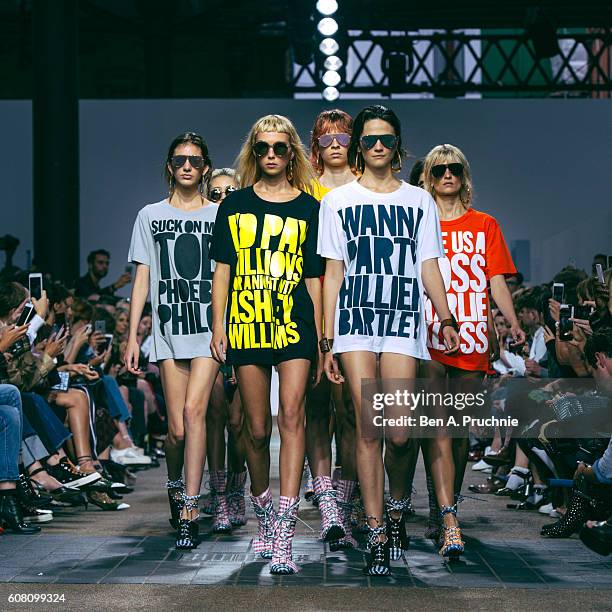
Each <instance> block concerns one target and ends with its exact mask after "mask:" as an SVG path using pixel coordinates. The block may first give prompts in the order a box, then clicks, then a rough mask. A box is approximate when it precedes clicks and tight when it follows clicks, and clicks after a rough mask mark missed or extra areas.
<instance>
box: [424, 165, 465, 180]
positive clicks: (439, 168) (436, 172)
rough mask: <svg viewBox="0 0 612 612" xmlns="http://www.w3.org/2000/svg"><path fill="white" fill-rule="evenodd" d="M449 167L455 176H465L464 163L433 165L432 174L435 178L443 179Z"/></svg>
mask: <svg viewBox="0 0 612 612" xmlns="http://www.w3.org/2000/svg"><path fill="white" fill-rule="evenodd" d="M447 168H448V169H449V170H450V173H451V174H452V175H453V176H463V164H436V165H435V166H433V167H432V169H431V174H432V175H433V177H434V178H437V179H441V178H442V177H443V176H444V175H445V174H446V169H447Z"/></svg>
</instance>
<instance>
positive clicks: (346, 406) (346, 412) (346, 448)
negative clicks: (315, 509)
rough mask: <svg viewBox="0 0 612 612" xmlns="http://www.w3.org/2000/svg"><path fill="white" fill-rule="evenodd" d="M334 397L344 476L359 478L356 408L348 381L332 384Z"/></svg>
mask: <svg viewBox="0 0 612 612" xmlns="http://www.w3.org/2000/svg"><path fill="white" fill-rule="evenodd" d="M332 398H333V402H334V409H335V411H336V420H337V422H338V423H339V427H337V428H336V436H338V433H337V431H338V429H339V430H340V455H341V456H342V478H343V479H344V480H357V466H356V464H355V409H354V408H353V401H352V400H351V394H350V389H349V387H348V384H347V383H344V384H342V385H332Z"/></svg>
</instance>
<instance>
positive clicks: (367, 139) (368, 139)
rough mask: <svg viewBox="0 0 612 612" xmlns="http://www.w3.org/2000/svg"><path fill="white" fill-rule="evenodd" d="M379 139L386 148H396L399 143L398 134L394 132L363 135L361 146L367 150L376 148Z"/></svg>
mask: <svg viewBox="0 0 612 612" xmlns="http://www.w3.org/2000/svg"><path fill="white" fill-rule="evenodd" d="M379 140H380V144H382V146H383V147H385V149H395V145H397V136H395V135H394V134H379V135H377V134H372V135H370V136H362V137H361V146H362V147H363V148H364V149H365V150H366V151H369V150H370V149H373V148H374V146H375V145H376V143H377V142H378V141H379Z"/></svg>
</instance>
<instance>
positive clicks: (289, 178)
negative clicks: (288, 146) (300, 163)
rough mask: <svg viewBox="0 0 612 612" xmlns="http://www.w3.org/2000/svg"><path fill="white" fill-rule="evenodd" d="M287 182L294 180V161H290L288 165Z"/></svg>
mask: <svg viewBox="0 0 612 612" xmlns="http://www.w3.org/2000/svg"><path fill="white" fill-rule="evenodd" d="M287 180H288V181H289V182H291V181H292V180H293V160H292V159H290V160H289V163H288V164H287Z"/></svg>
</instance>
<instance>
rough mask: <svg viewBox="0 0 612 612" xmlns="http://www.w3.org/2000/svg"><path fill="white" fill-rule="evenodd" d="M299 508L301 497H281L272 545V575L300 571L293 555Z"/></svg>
mask: <svg viewBox="0 0 612 612" xmlns="http://www.w3.org/2000/svg"><path fill="white" fill-rule="evenodd" d="M299 506H300V498H299V497H284V496H283V495H281V496H280V499H279V502H278V522H277V524H276V529H275V531H274V542H273V545H272V562H271V563H270V573H271V574H296V573H297V572H298V571H299V567H298V566H297V565H296V564H295V563H294V561H293V558H292V554H291V547H292V544H293V538H294V536H295V524H296V522H297V515H298V509H299Z"/></svg>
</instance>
